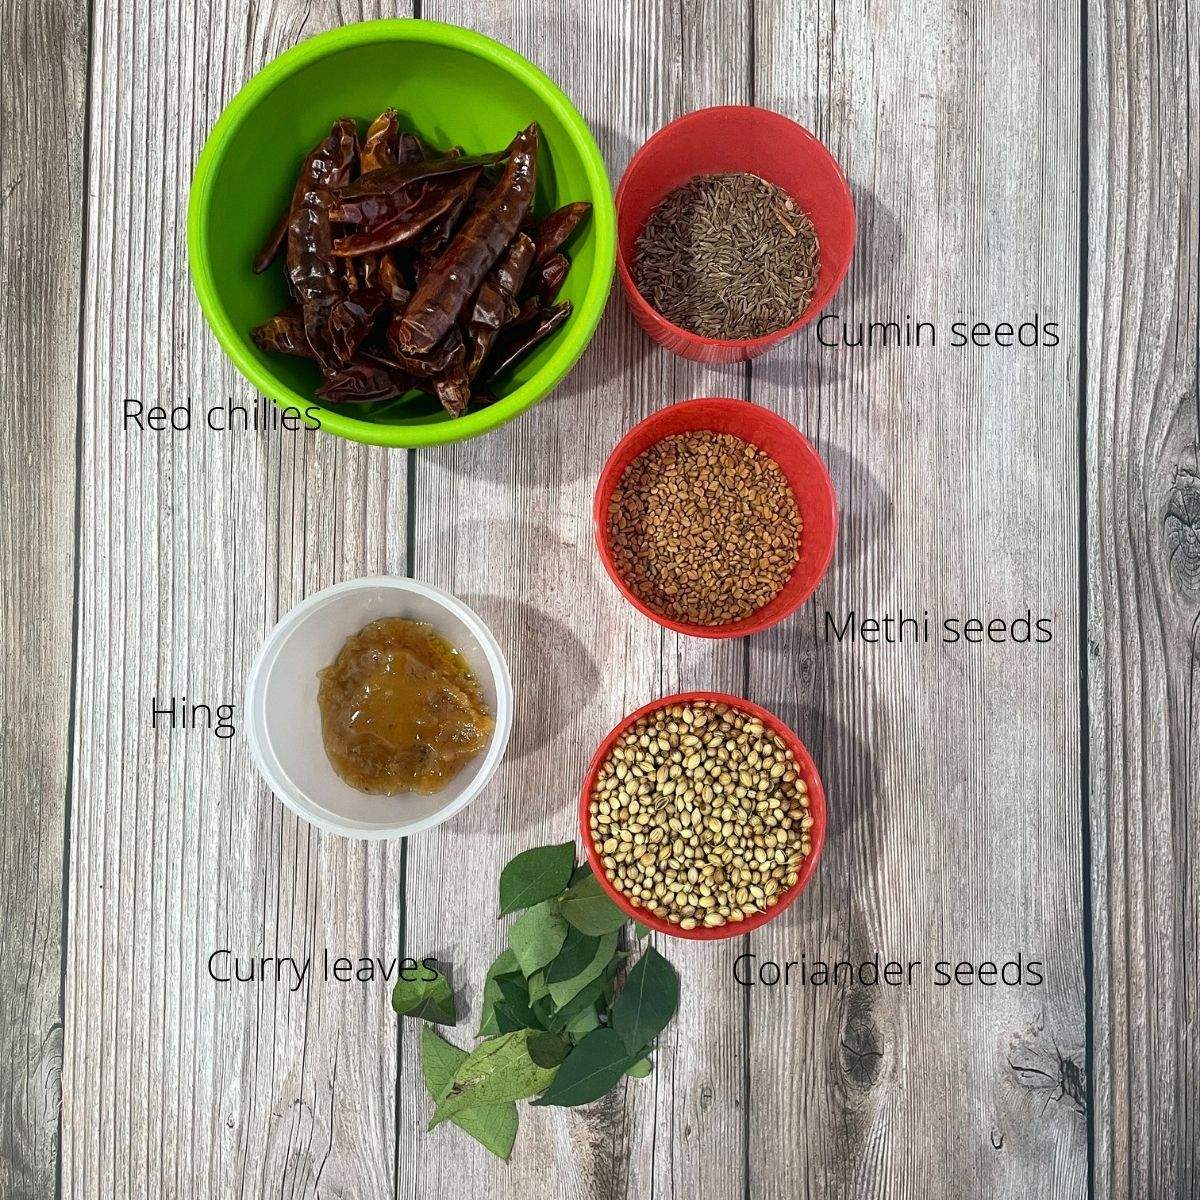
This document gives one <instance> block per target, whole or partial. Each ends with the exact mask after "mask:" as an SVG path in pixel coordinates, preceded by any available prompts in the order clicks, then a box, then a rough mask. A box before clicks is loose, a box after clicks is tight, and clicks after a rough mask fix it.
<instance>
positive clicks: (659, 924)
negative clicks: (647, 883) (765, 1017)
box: [579, 692, 826, 942]
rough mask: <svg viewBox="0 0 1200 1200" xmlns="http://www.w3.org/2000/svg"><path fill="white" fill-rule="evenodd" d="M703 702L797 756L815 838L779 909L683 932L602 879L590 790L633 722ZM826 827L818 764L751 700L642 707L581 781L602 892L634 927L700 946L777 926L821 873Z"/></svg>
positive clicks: (682, 697) (585, 825)
mask: <svg viewBox="0 0 1200 1200" xmlns="http://www.w3.org/2000/svg"><path fill="white" fill-rule="evenodd" d="M701 700H708V701H710V702H711V703H713V704H728V705H729V707H730V708H736V709H738V710H739V711H740V712H744V713H748V714H749V715H751V716H755V717H757V718H758V719H759V720H760V721H761V722H762V723H763V725H765V726H766V728H767V729H769V730H771V732H772V733H775V734H777V735H778V736H779V737H780V738H781V739H782V740H783V744H784V745H785V746H786V747H787V748H788V749H789V750H790V751H791V752H792V753H793V754H794V755H795V756H796V762H797V764H798V765H799V767H800V777H801V778H802V779H803V780H804V782H805V783H806V784H807V785H808V802H809V809H808V811H809V812H810V813H811V814H812V817H813V826H812V830H811V831H810V832H811V834H812V853H811V854H809V856H808V857H807V858H806V859H805V860H804V862H803V863H802V864H801V867H800V873H799V878H798V879H797V880H796V882H795V884H794V885H793V886H792V887H790V888H788V889H787V890H786V891H784V892H781V893H780V895H779V903H778V904H776V905H775V907H774V908H768V909H765V910H764V911H762V912H758V913H755V914H754V915H753V916H752V917H747V918H746V919H745V920H744V921H737V922H736V923H734V924H730V925H719V926H717V928H715V929H708V928H705V927H704V926H698V927H697V928H696V929H680V928H679V926H678V925H672V924H671V923H670V921H664V920H663V919H662V918H661V917H656V916H655V915H654V914H653V913H650V912H647V911H646V910H645V909H644V908H636V907H635V906H634V905H633V904H632V903H631V902H630V901H629V900H628V899H627V898H626V897H625V896H623V895H622V894H621V893H620V892H618V891H617V889H616V888H614V887H613V886H612V884H611V883H609V881H608V878H607V877H606V876H605V874H604V865H603V863H601V861H600V855H599V853H598V852H597V850H596V846H595V844H594V843H593V841H592V826H591V821H590V820H589V817H590V813H589V811H588V806H589V804H590V803H591V798H592V789H593V788H594V787H595V786H596V778H597V776H598V775H599V774H600V768H601V767H602V766H603V765H604V760H605V759H606V758H607V757H608V756H609V754H610V753H611V751H612V748H613V746H615V745H616V742H617V739H618V738H619V737H620V736H621V735H622V734H623V733H624V732H625V731H626V730H627V729H628V728H629V727H630V726H631V725H632V724H633V723H634V722H635V721H638V720H640V719H641V718H642V717H644V716H647V715H648V714H649V713H653V712H657V711H658V710H659V709H661V708H667V707H669V706H670V705H672V704H694V703H696V702H698V701H701ZM825 823H826V817H825V788H824V785H823V784H822V783H821V776H820V773H819V772H818V771H817V767H816V764H815V763H814V762H813V760H812V755H811V754H809V752H808V750H807V748H806V747H805V745H804V743H803V742H802V741H801V740H800V739H799V738H798V737H797V736H796V735H795V733H793V732H792V730H791V729H789V728H788V727H787V726H786V725H785V724H784V723H783V722H782V721H781V720H780V719H779V718H778V717H777V716H776V715H775V714H774V713H772V712H768V711H767V709H765V708H761V707H760V706H759V705H757V704H751V703H750V701H749V700H742V699H739V698H738V697H737V696H728V695H726V694H725V693H724V692H680V693H679V694H677V695H674V696H666V697H664V698H663V699H662V700H654V701H652V702H651V703H649V704H644V705H642V707H641V708H639V709H638V710H637V711H636V712H631V713H630V714H629V716H627V717H626V718H625V719H624V720H623V721H622V722H621V723H620V724H619V725H618V726H617V727H616V728H615V729H613V730H612V732H611V733H609V735H608V737H606V738H605V739H604V741H602V742H601V743H600V748H599V749H598V750H597V751H596V753H595V754H594V755H593V756H592V761H591V762H590V763H589V764H588V769H587V773H586V774H585V775H584V777H583V788H582V790H581V791H580V793H579V836H580V837H581V838H582V839H583V848H584V851H585V853H586V854H587V859H588V862H589V863H590V864H591V867H592V873H593V874H594V875H595V876H596V878H597V879H598V880H599V881H600V886H601V887H603V888H604V890H605V891H606V892H607V893H608V895H609V896H610V897H611V899H612V901H613V903H614V904H615V905H616V906H617V907H618V908H619V909H621V910H622V911H623V912H625V913H627V914H628V915H629V916H630V917H632V918H633V919H634V920H635V921H640V922H641V923H642V924H643V925H645V926H647V927H648V928H650V929H653V930H655V931H656V932H658V933H666V934H670V936H671V937H678V938H690V939H691V940H693V941H699V942H711V941H716V940H718V939H719V938H727V937H737V936H738V935H740V934H743V933H749V932H750V931H751V930H753V929H758V928H759V927H760V926H762V925H765V924H767V922H768V921H773V920H775V918H776V917H777V916H779V914H780V913H781V912H783V911H784V909H786V908H787V907H788V906H789V905H790V904H791V903H792V902H793V901H794V900H795V899H796V897H797V896H798V895H800V893H801V892H802V891H804V889H805V888H806V887H807V886H808V881H809V880H810V879H811V878H812V877H813V873H814V872H815V871H816V869H817V860H818V859H819V858H820V857H821V848H822V847H823V846H824V845H825Z"/></svg>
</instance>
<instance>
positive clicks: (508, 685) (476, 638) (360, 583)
mask: <svg viewBox="0 0 1200 1200" xmlns="http://www.w3.org/2000/svg"><path fill="white" fill-rule="evenodd" d="M381 617H407V618H409V619H410V620H414V621H427V622H428V623H429V624H430V625H432V626H433V627H434V628H435V629H436V630H437V631H438V632H439V633H440V634H441V635H442V636H443V637H444V638H445V639H446V640H447V641H448V642H450V644H451V645H452V646H455V647H456V648H457V649H458V650H460V651H461V652H462V653H463V655H464V656H465V657H466V659H467V662H468V663H470V665H471V669H472V670H473V671H474V672H475V677H476V679H478V680H479V686H480V688H481V690H482V692H483V696H484V699H485V700H486V702H487V706H488V708H489V710H490V711H491V712H492V713H493V714H495V718H496V728H495V730H494V731H493V733H492V737H491V741H490V742H489V743H488V745H487V748H486V749H485V750H483V751H482V752H481V753H480V754H478V755H477V756H476V757H475V758H474V759H473V760H472V761H471V762H469V763H467V764H466V765H465V766H464V767H463V769H462V770H461V771H459V773H458V774H457V775H456V776H455V777H454V778H453V779H452V780H451V781H450V782H449V783H448V784H447V785H446V786H445V787H444V788H443V789H442V790H441V791H440V792H436V793H434V794H433V795H430V796H424V795H419V794H417V793H400V794H398V795H395V796H370V795H366V794H365V793H363V792H359V791H356V790H355V789H354V788H352V787H350V785H349V784H347V783H344V782H343V781H342V780H341V779H340V778H339V777H338V776H337V775H336V774H335V773H334V770H333V768H332V767H331V766H330V765H329V759H328V758H327V757H326V756H325V746H324V743H323V741H322V738H321V713H320V710H319V709H318V707H317V672H318V671H320V670H321V669H322V668H323V667H327V666H328V665H329V664H330V663H331V662H333V660H334V659H335V658H336V657H337V654H338V651H339V650H340V649H341V648H342V644H343V643H344V642H345V640H346V639H347V638H348V637H349V636H350V635H351V634H354V633H357V632H358V631H359V630H360V629H362V627H363V626H364V625H367V624H369V623H370V622H371V621H376V620H379V619H380V618H381ZM512 716H513V693H512V682H511V681H510V679H509V675H508V665H507V663H506V662H505V661H504V655H503V653H502V652H501V650H500V647H499V645H498V644H497V643H496V639H495V638H494V637H493V636H492V633H491V631H490V630H489V629H488V627H487V626H486V625H485V624H484V623H483V621H481V620H480V619H479V617H478V616H477V615H476V614H475V613H474V612H472V611H471V609H469V608H468V607H467V606H466V605H465V604H464V603H463V602H462V601H461V600H457V599H455V597H453V596H451V595H448V594H447V593H446V592H442V591H439V590H438V589H437V588H435V587H430V586H429V584H427V583H418V582H417V581H416V580H415V579H402V578H397V577H392V576H382V577H380V578H377V579H350V580H347V581H346V582H345V583H338V584H335V585H334V586H333V587H328V588H325V589H324V590H323V591H320V592H317V593H316V594H315V595H313V596H309V598H308V599H307V600H304V601H302V602H301V603H300V604H298V605H297V606H296V607H295V608H293V609H292V610H291V612H289V613H288V614H287V615H286V616H285V617H284V618H283V620H281V621H280V622H279V624H278V625H276V626H275V629H274V632H272V634H271V636H270V637H269V638H267V640H266V642H265V643H264V644H263V647H262V649H261V650H260V651H259V652H258V655H257V657H256V658H255V660H254V665H253V666H252V667H251V668H250V678H249V680H248V681H247V683H246V703H245V719H246V737H247V740H248V741H249V743H250V754H251V757H252V758H253V759H254V765H255V766H256V767H257V768H258V770H259V772H260V773H261V774H262V777H263V778H264V779H265V780H266V781H267V784H268V785H269V786H270V788H271V791H273V792H274V793H275V795H276V796H278V797H279V799H280V800H282V801H283V802H284V804H286V805H287V806H288V808H290V809H291V810H292V811H293V812H294V813H296V814H297V815H298V816H301V817H303V818H304V819H305V820H306V821H309V822H311V823H312V824H313V825H316V826H318V827H319V828H321V829H324V830H326V831H328V832H329V833H340V834H343V835H344V836H346V837H354V838H395V837H407V836H408V835H409V834H413V833H419V832H420V831H421V830H422V829H431V828H432V827H433V826H434V825H440V824H441V823H442V822H443V821H445V820H447V819H448V818H449V817H452V816H454V814H455V813H456V812H460V811H461V810H462V809H464V808H466V806H467V805H468V804H470V803H471V801H472V800H473V799H474V798H475V797H476V796H478V795H479V793H480V792H481V791H483V789H484V787H485V786H486V785H487V782H488V780H490V779H491V777H492V776H493V775H494V774H495V773H496V768H497V767H498V766H499V765H500V760H501V759H502V758H503V757H504V750H505V747H506V746H507V745H508V735H509V733H510V732H511V730H512Z"/></svg>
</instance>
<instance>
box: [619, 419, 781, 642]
mask: <svg viewBox="0 0 1200 1200" xmlns="http://www.w3.org/2000/svg"><path fill="white" fill-rule="evenodd" d="M800 535H801V520H800V513H799V511H798V509H797V507H796V499H795V496H793V494H792V489H791V487H790V486H789V484H788V481H787V479H786V477H785V476H784V474H783V472H782V471H781V470H780V469H779V464H778V463H776V462H775V460H774V459H773V458H771V456H770V455H768V454H765V453H763V451H761V450H760V449H759V448H758V447H757V446H753V445H751V444H750V443H749V442H745V441H742V439H741V438H737V437H734V436H733V435H732V434H727V433H712V432H709V431H707V430H700V431H696V432H692V433H683V434H678V435H676V436H674V437H668V438H664V439H663V440H662V441H660V442H657V443H656V444H655V445H653V446H651V447H650V448H649V449H648V450H646V451H644V452H643V453H642V454H640V455H639V456H638V457H637V458H635V459H634V460H633V462H632V463H630V464H629V467H628V468H627V469H626V471H625V474H624V475H623V476H622V477H621V479H620V481H619V482H618V484H617V486H616V488H615V489H614V490H613V494H612V498H611V499H610V501H609V506H608V536H609V545H610V548H611V550H612V555H613V563H614V565H615V567H616V569H617V573H618V574H619V575H620V576H621V578H622V579H623V580H624V581H625V583H626V585H627V586H628V587H629V589H630V590H631V591H632V592H633V593H634V595H636V596H637V597H638V599H639V600H641V601H642V602H643V603H644V604H646V605H647V606H648V607H650V608H652V609H653V610H654V611H655V612H657V613H661V614H662V615H663V616H666V617H668V618H670V619H672V620H676V621H681V622H684V623H687V624H692V625H727V624H730V623H731V622H734V621H739V620H742V619H743V618H745V617H748V616H750V615H751V614H752V613H755V612H757V611H758V610H759V609H760V608H762V607H763V605H765V604H767V603H769V602H770V601H771V600H773V599H774V598H775V596H776V595H778V594H779V592H780V590H781V589H782V588H783V586H784V584H785V583H787V581H788V578H789V577H790V576H791V574H792V570H793V569H794V568H795V565H796V560H797V558H798V557H799V553H800Z"/></svg>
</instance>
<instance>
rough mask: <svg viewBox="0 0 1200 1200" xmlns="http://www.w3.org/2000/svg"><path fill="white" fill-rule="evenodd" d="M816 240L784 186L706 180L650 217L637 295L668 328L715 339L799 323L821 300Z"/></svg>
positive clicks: (637, 270) (639, 253)
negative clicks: (818, 298)
mask: <svg viewBox="0 0 1200 1200" xmlns="http://www.w3.org/2000/svg"><path fill="white" fill-rule="evenodd" d="M819 270H820V247H819V245H818V243H817V233H816V230H815V229H814V228H813V223H812V221H811V220H810V219H809V217H808V215H807V214H806V213H804V212H802V211H801V210H800V209H799V208H798V207H797V206H796V203H795V201H794V200H793V199H792V198H791V197H790V196H789V195H788V194H787V192H785V191H784V190H783V189H782V188H780V187H776V186H775V184H773V183H768V182H767V181H766V180H765V179H760V178H759V176H757V175H750V174H747V173H745V172H735V173H732V174H726V175H697V176H696V177H695V178H694V179H691V180H689V181H688V182H687V183H685V184H683V185H682V186H681V187H677V188H676V189H675V190H674V191H672V192H669V193H668V194H667V195H666V196H665V197H664V198H663V199H662V201H661V202H660V203H659V205H658V207H657V208H655V210H654V211H653V212H652V213H651V214H650V217H649V219H648V220H647V221H646V226H645V228H644V229H643V230H642V232H641V235H640V236H639V237H638V240H637V245H636V247H635V250H634V261H633V276H634V281H635V282H636V284H637V288H638V291H639V292H641V294H642V295H643V296H644V297H645V298H646V300H647V301H649V303H650V304H652V305H653V306H654V307H655V308H656V309H657V310H658V311H659V312H660V313H662V315H663V316H664V317H666V318H667V320H668V321H671V322H672V323H673V324H675V325H678V326H679V327H680V328H682V329H686V330H688V331H689V332H691V333H696V334H699V335H700V336H702V337H710V338H739V339H745V338H756V337H762V336H764V335H765V334H768V333H774V332H775V330H777V329H783V328H785V327H786V326H788V325H791V324H792V322H793V321H797V320H799V319H800V316H801V314H802V313H803V312H804V310H805V308H806V307H807V306H808V302H809V301H810V300H811V299H812V295H813V291H814V290H815V288H816V285H817V275H818V273H819Z"/></svg>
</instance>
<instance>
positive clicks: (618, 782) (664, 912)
mask: <svg viewBox="0 0 1200 1200" xmlns="http://www.w3.org/2000/svg"><path fill="white" fill-rule="evenodd" d="M588 821H589V827H590V832H591V837H592V841H593V844H594V845H595V848H596V851H597V854H598V855H599V857H600V862H601V865H602V867H603V870H604V874H605V876H606V878H607V879H608V881H609V883H610V884H612V886H613V887H614V888H615V889H616V890H617V891H618V892H620V893H621V895H623V896H624V897H625V898H626V899H627V900H628V901H629V902H630V903H631V904H632V905H633V906H634V907H635V908H641V909H645V910H647V911H648V912H651V913H653V914H654V915H655V916H656V917H659V918H660V919H661V920H665V921H669V922H670V923H671V924H672V925H677V926H678V927H679V928H680V929H681V930H685V931H686V930H692V929H696V928H698V927H704V928H709V929H715V928H719V927H721V926H724V925H728V924H735V923H737V922H739V921H744V920H746V919H747V918H749V917H751V916H753V915H754V914H755V913H758V912H765V911H767V910H768V909H771V908H774V907H775V905H777V904H778V903H779V899H780V897H781V895H783V893H784V892H786V891H787V890H788V889H789V888H791V887H794V886H795V884H796V883H797V882H798V880H799V878H800V869H801V867H802V866H803V863H804V861H805V859H806V858H808V856H809V855H810V854H811V853H812V829H813V825H814V818H813V815H812V812H811V811H810V799H809V794H808V785H807V784H806V783H805V781H804V780H803V778H801V775H800V771H799V767H798V765H797V763H796V759H795V755H794V753H793V752H792V751H791V750H790V749H788V747H787V746H786V745H785V743H784V741H783V739H782V738H780V737H779V735H778V734H776V733H774V732H773V731H771V730H769V729H767V728H766V726H764V724H763V723H762V721H760V720H759V719H758V718H757V717H755V716H754V715H752V714H750V713H747V712H744V711H742V710H739V709H736V708H733V707H731V706H730V705H728V704H716V703H712V702H709V701H696V702H692V703H686V704H672V705H668V706H666V707H664V708H661V709H659V710H657V711H655V712H652V713H649V714H647V715H646V716H644V717H642V718H640V719H639V720H638V721H636V722H635V723H634V724H633V725H632V726H630V728H629V729H627V730H626V731H625V732H624V733H623V734H622V735H621V737H620V738H618V739H617V742H616V744H615V745H614V746H613V748H612V751H611V753H610V754H609V755H608V757H607V759H605V761H604V762H603V764H602V765H601V767H600V770H599V773H598V774H597V777H596V782H595V785H594V787H593V789H592V795H591V798H590V800H589V802H588Z"/></svg>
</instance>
